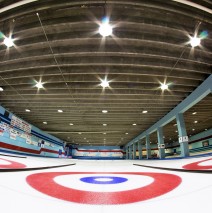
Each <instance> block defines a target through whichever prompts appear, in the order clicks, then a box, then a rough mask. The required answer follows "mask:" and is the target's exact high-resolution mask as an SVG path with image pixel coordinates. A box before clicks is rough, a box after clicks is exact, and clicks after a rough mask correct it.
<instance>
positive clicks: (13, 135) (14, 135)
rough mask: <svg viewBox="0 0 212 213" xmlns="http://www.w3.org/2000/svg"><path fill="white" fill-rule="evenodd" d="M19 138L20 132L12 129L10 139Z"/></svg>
mask: <svg viewBox="0 0 212 213" xmlns="http://www.w3.org/2000/svg"><path fill="white" fill-rule="evenodd" d="M17 136H18V132H17V131H16V130H14V129H10V138H11V139H13V140H15V139H16V137H17Z"/></svg>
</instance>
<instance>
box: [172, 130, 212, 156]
mask: <svg viewBox="0 0 212 213" xmlns="http://www.w3.org/2000/svg"><path fill="white" fill-rule="evenodd" d="M203 142H208V146H205V147H203ZM168 148H169V150H170V149H171V150H172V153H173V150H174V149H176V152H177V153H178V154H180V152H181V151H180V145H179V142H175V143H173V144H172V145H171V146H169V147H168ZM203 148H204V149H205V150H206V149H208V150H209V151H210V150H212V129H209V130H207V131H204V132H201V133H198V134H196V135H193V136H191V137H190V138H189V151H190V152H195V151H196V152H197V151H201V150H203Z"/></svg>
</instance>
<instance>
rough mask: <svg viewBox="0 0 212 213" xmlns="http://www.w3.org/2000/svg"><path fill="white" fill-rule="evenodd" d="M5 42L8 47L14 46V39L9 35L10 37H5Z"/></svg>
mask: <svg viewBox="0 0 212 213" xmlns="http://www.w3.org/2000/svg"><path fill="white" fill-rule="evenodd" d="M4 44H5V45H6V46H7V47H12V46H13V45H14V43H13V39H11V38H10V37H9V38H7V37H5V39H4Z"/></svg>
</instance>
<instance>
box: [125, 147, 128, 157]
mask: <svg viewBox="0 0 212 213" xmlns="http://www.w3.org/2000/svg"><path fill="white" fill-rule="evenodd" d="M125 158H126V160H127V159H129V156H128V146H127V147H126V157H125Z"/></svg>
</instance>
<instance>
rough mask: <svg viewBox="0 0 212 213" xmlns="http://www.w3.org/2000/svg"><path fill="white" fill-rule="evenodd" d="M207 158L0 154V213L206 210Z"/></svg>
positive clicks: (210, 162) (211, 196)
mask: <svg viewBox="0 0 212 213" xmlns="http://www.w3.org/2000/svg"><path fill="white" fill-rule="evenodd" d="M211 173H212V155H211V154H208V155H206V156H201V157H198V156H196V157H189V158H184V159H166V160H77V159H65V158H61V159H54V158H41V157H29V156H23V155H21V156H18V155H10V154H5V153H0V180H1V183H0V192H1V193H0V200H1V209H3V210H4V211H3V212H9V213H11V212H24V213H25V212H44V211H45V212H46V211H48V212H50V211H51V212H93V213H101V212H107V213H109V212H117V211H118V212H130V211H139V212H144V211H145V212H156V211H157V212H167V211H170V212H173V213H175V212H176V213H177V212H192V213H197V212H201V211H204V210H208V209H210V208H211V202H212V179H211Z"/></svg>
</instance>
